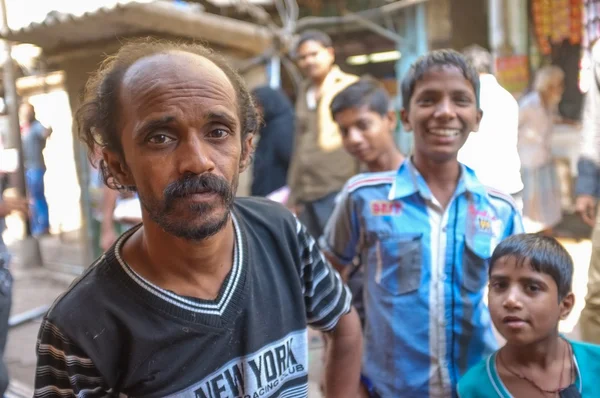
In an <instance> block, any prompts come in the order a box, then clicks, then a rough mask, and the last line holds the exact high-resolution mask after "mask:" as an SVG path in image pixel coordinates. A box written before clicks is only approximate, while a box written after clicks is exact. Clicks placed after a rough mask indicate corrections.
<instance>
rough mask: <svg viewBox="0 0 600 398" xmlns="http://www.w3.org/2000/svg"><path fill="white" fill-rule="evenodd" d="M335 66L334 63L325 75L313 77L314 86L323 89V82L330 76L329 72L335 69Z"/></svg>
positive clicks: (312, 83)
mask: <svg viewBox="0 0 600 398" xmlns="http://www.w3.org/2000/svg"><path fill="white" fill-rule="evenodd" d="M333 67H334V66H333V65H332V66H331V68H329V70H328V71H327V73H325V74H324V75H323V76H320V77H318V78H316V77H315V78H313V79H311V85H312V87H314V88H316V89H317V90H319V89H321V87H323V84H324V83H325V81H326V80H327V76H329V74H330V73H331V72H332V71H333Z"/></svg>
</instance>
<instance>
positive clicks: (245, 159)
mask: <svg viewBox="0 0 600 398" xmlns="http://www.w3.org/2000/svg"><path fill="white" fill-rule="evenodd" d="M253 153H254V133H249V134H248V135H246V137H244V141H243V142H242V158H241V159H240V173H241V172H243V171H245V170H246V169H247V168H248V166H249V165H250V162H251V160H252V154H253Z"/></svg>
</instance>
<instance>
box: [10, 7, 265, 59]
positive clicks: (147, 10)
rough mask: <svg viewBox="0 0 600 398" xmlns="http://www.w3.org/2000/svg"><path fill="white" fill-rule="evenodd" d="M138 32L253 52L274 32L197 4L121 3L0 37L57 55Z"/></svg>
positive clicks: (54, 17)
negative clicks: (66, 49)
mask: <svg viewBox="0 0 600 398" xmlns="http://www.w3.org/2000/svg"><path fill="white" fill-rule="evenodd" d="M136 34H144V35H148V34H157V35H160V34H164V35H170V36H176V37H183V38H190V39H201V40H206V41H208V42H210V43H215V44H218V45H221V46H227V47H233V48H236V49H241V50H245V51H247V52H250V53H260V52H262V51H263V50H264V49H266V48H267V47H268V46H269V45H270V43H271V33H270V32H269V31H268V30H267V29H266V28H263V27H261V26H259V25H256V24H252V23H250V22H245V21H240V20H237V19H233V18H227V17H222V16H220V15H216V14H211V13H207V12H204V11H203V9H202V7H201V6H199V5H198V4H193V3H183V2H177V3H175V2H171V1H163V0H157V1H152V2H139V1H134V2H127V3H121V2H117V3H116V4H114V5H113V6H111V7H103V8H99V9H97V10H94V11H90V12H86V13H84V14H82V15H73V14H64V13H59V12H51V13H49V14H48V15H47V17H46V18H45V19H44V21H42V22H39V23H38V22H35V23H32V24H30V25H28V26H25V27H23V28H21V29H14V30H10V29H9V30H4V31H2V33H1V34H0V37H2V38H4V39H8V40H11V41H14V42H19V43H31V44H35V45H37V46H40V47H41V48H42V49H44V50H45V51H50V52H56V51H57V50H59V49H60V48H63V47H64V48H74V47H77V46H80V45H81V46H83V45H85V44H88V43H93V42H98V41H102V40H106V39H114V38H120V37H129V36H135V35H136Z"/></svg>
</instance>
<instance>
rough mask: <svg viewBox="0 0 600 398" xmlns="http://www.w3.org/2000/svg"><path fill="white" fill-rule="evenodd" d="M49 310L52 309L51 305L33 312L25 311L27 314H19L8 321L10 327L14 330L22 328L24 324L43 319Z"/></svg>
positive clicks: (43, 306)
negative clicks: (18, 327)
mask: <svg viewBox="0 0 600 398" xmlns="http://www.w3.org/2000/svg"><path fill="white" fill-rule="evenodd" d="M49 309H50V306H49V305H42V306H40V307H37V308H34V309H32V310H29V311H25V312H23V313H20V314H17V315H13V316H11V317H10V319H9V320H8V327H9V328H14V327H17V326H20V325H22V324H24V323H27V322H30V321H33V320H35V319H37V318H41V317H43V316H44V314H46V312H48V310H49Z"/></svg>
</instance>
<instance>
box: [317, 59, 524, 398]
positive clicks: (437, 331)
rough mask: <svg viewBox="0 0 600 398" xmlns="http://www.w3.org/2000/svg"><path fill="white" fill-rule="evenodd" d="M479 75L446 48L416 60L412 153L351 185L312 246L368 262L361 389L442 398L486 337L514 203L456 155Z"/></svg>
mask: <svg viewBox="0 0 600 398" xmlns="http://www.w3.org/2000/svg"><path fill="white" fill-rule="evenodd" d="M478 88H479V77H478V74H477V72H476V71H475V70H474V69H473V68H472V67H470V66H469V65H468V64H467V62H466V61H465V59H464V58H463V57H462V56H461V55H460V54H458V53H457V52H455V51H450V50H439V51H434V52H431V53H429V54H427V55H425V56H424V57H422V58H420V59H419V60H417V61H416V62H415V64H414V65H413V66H412V67H411V69H410V71H409V72H408V74H407V75H406V77H405V78H404V80H403V82H402V97H403V110H402V112H401V115H402V123H403V126H404V129H405V130H406V131H411V132H413V134H414V136H415V140H414V142H415V149H414V152H413V155H412V156H411V158H410V159H407V160H405V161H404V162H403V163H402V165H401V166H400V168H399V169H398V170H397V171H392V172H381V173H369V174H364V175H359V176H357V177H355V178H353V179H352V180H350V181H349V182H348V183H347V184H346V186H345V188H344V190H343V191H342V193H341V196H340V199H339V201H338V204H337V206H336V209H335V211H334V214H333V215H332V217H331V219H330V221H329V224H328V226H327V228H326V233H325V235H324V239H323V240H322V242H323V243H324V249H325V250H327V251H328V252H329V256H330V258H332V259H334V260H336V261H335V262H336V263H337V264H336V266H338V267H344V266H348V265H349V264H351V262H352V259H353V258H354V257H355V256H357V255H358V256H360V259H361V261H362V263H363V264H365V267H366V270H365V271H366V276H365V296H364V297H365V310H366V313H367V314H368V316H367V318H366V325H365V348H364V355H363V373H364V377H363V380H364V381H365V384H366V386H367V387H368V389H369V391H370V396H377V395H379V396H382V397H398V396H402V397H452V396H455V394H456V383H457V381H458V379H459V378H460V376H461V375H463V374H464V373H465V372H466V371H467V370H468V369H469V367H471V366H473V365H475V364H476V363H478V362H479V361H480V360H481V359H482V358H484V357H485V356H486V355H488V354H490V353H491V352H493V350H494V349H495V347H496V340H495V337H494V334H493V331H492V326H491V322H490V315H489V311H488V309H487V307H486V305H485V303H484V302H483V290H484V287H485V285H486V283H487V264H488V259H489V257H490V255H491V253H492V251H493V249H494V247H495V246H496V245H497V244H498V242H500V241H501V240H502V239H504V238H505V237H507V236H509V235H511V234H513V233H518V232H521V231H522V222H521V218H520V216H519V213H518V211H517V209H516V208H515V206H514V203H513V202H512V199H511V198H510V197H509V196H507V195H502V194H499V193H496V192H494V191H490V190H488V189H486V188H485V187H484V186H483V185H482V184H481V183H480V182H479V181H478V180H477V178H476V177H475V174H474V173H473V171H472V170H470V169H468V168H467V167H465V166H463V165H461V164H460V163H459V162H458V161H457V153H458V150H459V149H460V148H461V146H462V145H463V144H464V143H465V141H466V139H467V137H468V135H469V133H470V132H471V131H477V128H478V125H479V121H480V120H481V117H482V112H481V110H480V109H479V102H478Z"/></svg>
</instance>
